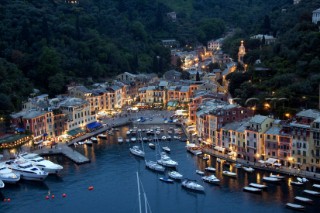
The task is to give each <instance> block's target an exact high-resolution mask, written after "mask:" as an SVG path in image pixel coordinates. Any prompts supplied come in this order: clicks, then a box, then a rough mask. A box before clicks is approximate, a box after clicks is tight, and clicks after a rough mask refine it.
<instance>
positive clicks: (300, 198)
mask: <svg viewBox="0 0 320 213" xmlns="http://www.w3.org/2000/svg"><path fill="white" fill-rule="evenodd" d="M294 199H295V200H298V201H300V202H304V203H312V202H313V200H311V199H310V198H307V197H300V196H296V197H294Z"/></svg>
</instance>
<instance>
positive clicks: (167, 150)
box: [162, 146, 171, 152]
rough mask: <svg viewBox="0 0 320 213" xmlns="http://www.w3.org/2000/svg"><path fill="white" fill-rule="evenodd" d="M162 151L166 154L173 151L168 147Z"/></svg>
mask: <svg viewBox="0 0 320 213" xmlns="http://www.w3.org/2000/svg"><path fill="white" fill-rule="evenodd" d="M162 149H163V151H165V152H171V149H170V148H169V147H167V146H163V147H162Z"/></svg>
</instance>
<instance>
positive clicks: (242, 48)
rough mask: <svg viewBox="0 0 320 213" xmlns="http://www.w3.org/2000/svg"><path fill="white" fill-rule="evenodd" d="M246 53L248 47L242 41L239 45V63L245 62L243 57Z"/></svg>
mask: <svg viewBox="0 0 320 213" xmlns="http://www.w3.org/2000/svg"><path fill="white" fill-rule="evenodd" d="M245 54H246V48H245V47H244V45H243V41H241V45H240V47H239V52H238V63H240V64H243V57H244V55H245Z"/></svg>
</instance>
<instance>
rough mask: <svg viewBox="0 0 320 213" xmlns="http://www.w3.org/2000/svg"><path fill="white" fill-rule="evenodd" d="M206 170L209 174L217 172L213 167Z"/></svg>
mask: <svg viewBox="0 0 320 213" xmlns="http://www.w3.org/2000/svg"><path fill="white" fill-rule="evenodd" d="M204 170H206V171H208V172H215V171H216V169H215V168H213V167H210V166H209V167H206V168H205V169H204Z"/></svg>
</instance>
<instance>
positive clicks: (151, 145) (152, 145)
mask: <svg viewBox="0 0 320 213" xmlns="http://www.w3.org/2000/svg"><path fill="white" fill-rule="evenodd" d="M148 145H149V147H150V149H155V148H156V145H154V143H149V144H148Z"/></svg>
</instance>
